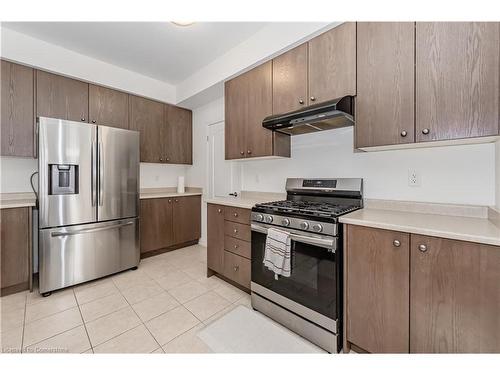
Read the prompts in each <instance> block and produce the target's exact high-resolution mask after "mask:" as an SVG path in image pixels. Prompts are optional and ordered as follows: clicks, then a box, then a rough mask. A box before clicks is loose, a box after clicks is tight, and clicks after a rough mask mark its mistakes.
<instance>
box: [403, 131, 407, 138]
mask: <svg viewBox="0 0 500 375" xmlns="http://www.w3.org/2000/svg"><path fill="white" fill-rule="evenodd" d="M407 135H408V132H407V131H406V130H403V131H402V132H401V137H403V138H404V137H406V136H407Z"/></svg>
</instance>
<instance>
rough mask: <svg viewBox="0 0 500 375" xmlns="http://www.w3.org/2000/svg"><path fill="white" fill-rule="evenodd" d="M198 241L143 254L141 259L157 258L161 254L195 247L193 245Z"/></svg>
mask: <svg viewBox="0 0 500 375" xmlns="http://www.w3.org/2000/svg"><path fill="white" fill-rule="evenodd" d="M198 241H199V240H194V241H188V242H183V243H179V244H176V245H172V246H169V247H164V248H163V249H158V250H152V251H148V252H146V253H141V259H144V258H149V257H152V256H155V255H159V254H163V253H168V252H169V251H172V250H177V249H180V248H183V247H188V246H193V245H196V244H198Z"/></svg>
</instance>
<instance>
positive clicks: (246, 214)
mask: <svg viewBox="0 0 500 375" xmlns="http://www.w3.org/2000/svg"><path fill="white" fill-rule="evenodd" d="M224 215H225V219H226V220H229V221H234V222H236V223H241V224H247V225H248V224H250V210H248V209H246V208H237V207H228V206H226V209H225V210H224Z"/></svg>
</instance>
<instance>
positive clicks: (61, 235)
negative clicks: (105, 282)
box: [39, 218, 140, 293]
mask: <svg viewBox="0 0 500 375" xmlns="http://www.w3.org/2000/svg"><path fill="white" fill-rule="evenodd" d="M39 256H40V260H39V275H40V286H39V287H40V293H46V292H50V291H53V290H56V289H60V288H64V287H67V286H70V285H75V284H79V283H82V282H85V281H89V280H93V279H97V278H99V277H103V276H106V275H110V274H112V273H115V272H119V271H123V270H126V269H129V268H132V267H136V266H137V265H138V264H139V257H140V250H139V220H138V219H137V218H134V219H125V220H116V221H108V222H105V223H96V224H88V225H75V226H70V227H63V228H52V229H43V230H40V231H39Z"/></svg>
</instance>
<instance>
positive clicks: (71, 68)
mask: <svg viewBox="0 0 500 375" xmlns="http://www.w3.org/2000/svg"><path fill="white" fill-rule="evenodd" d="M0 56H1V57H2V58H5V59H8V60H12V61H16V62H19V63H21V64H25V65H30V66H33V67H36V68H40V69H43V70H48V71H51V72H55V73H58V74H62V75H66V76H69V77H73V78H78V79H81V80H84V81H90V82H95V83H98V84H101V85H103V86H108V87H112V88H116V89H120V90H123V91H127V92H130V93H134V94H138V95H142V96H146V97H150V98H153V99H157V100H161V101H165V102H169V103H176V101H177V100H176V88H175V86H173V85H170V84H168V83H165V82H162V81H158V80H156V79H153V78H150V77H147V76H145V75H142V74H138V73H135V72H132V71H130V70H127V69H123V68H120V67H118V66H115V65H112V64H108V63H106V62H103V61H100V60H96V59H94V58H91V57H88V56H85V55H82V54H80V53H77V52H73V51H70V50H68V49H66V48H63V47H60V46H57V45H55V44H51V43H47V42H44V41H42V40H40V39H36V38H33V37H31V36H28V35H25V34H21V33H18V32H16V31H13V30H10V29H7V28H5V27H1V44H0Z"/></svg>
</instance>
